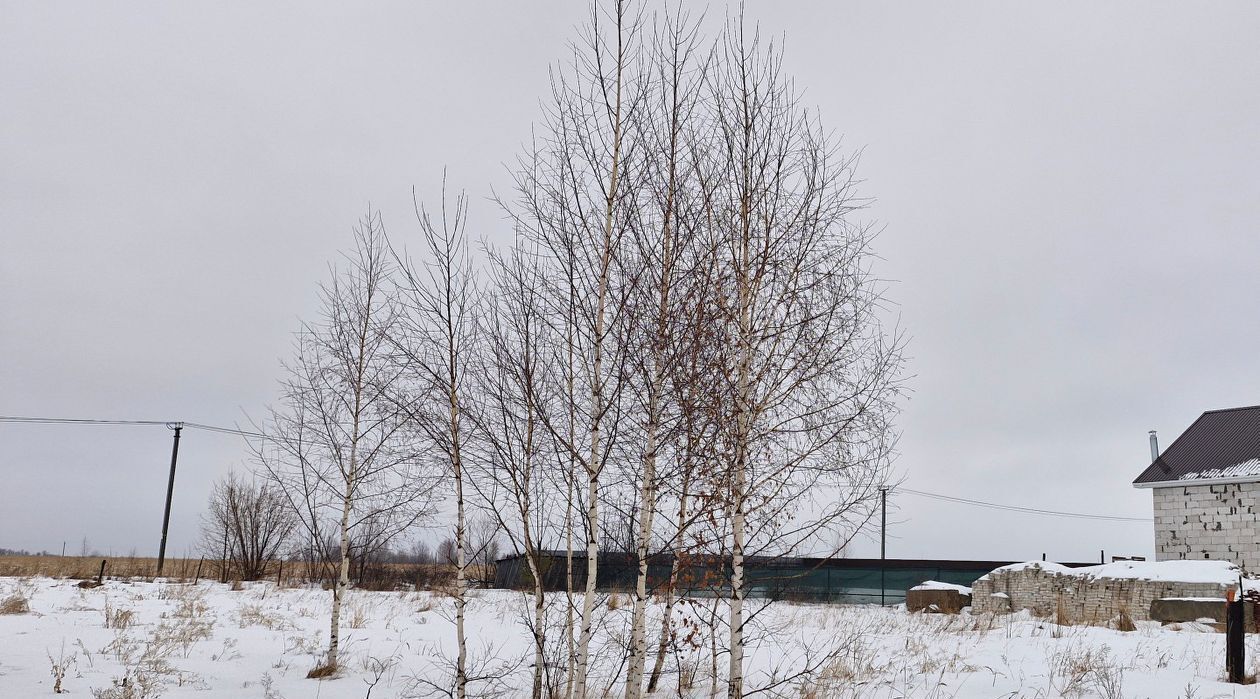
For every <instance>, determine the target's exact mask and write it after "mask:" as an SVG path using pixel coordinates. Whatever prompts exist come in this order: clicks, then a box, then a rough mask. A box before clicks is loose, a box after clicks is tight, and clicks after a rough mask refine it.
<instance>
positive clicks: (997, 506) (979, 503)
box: [893, 488, 1152, 522]
mask: <svg viewBox="0 0 1260 699" xmlns="http://www.w3.org/2000/svg"><path fill="white" fill-rule="evenodd" d="M893 492H901V493H909V494H911V495H918V496H920V497H925V498H932V499H933V500H944V501H946V502H956V503H961V504H964V505H973V506H976V507H987V508H990V509H994V510H1006V511H1008V512H1024V513H1026V514H1034V515H1048V516H1052V517H1074V518H1077V519H1093V520H1105V521H1110V522H1151V521H1152V520H1151V519H1150V518H1149V517H1120V516H1118V515H1097V514H1086V513H1083V512H1062V511H1059V510H1043V509H1040V508H1036V507H1021V506H1019V505H1004V504H1002V503H997V502H985V501H983V500H970V499H968V498H959V497H954V496H952V495H941V494H940V493H925V492H923V491H921V490H911V489H909V488H897V489H895V490H894V491H893Z"/></svg>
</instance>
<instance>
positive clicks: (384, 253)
mask: <svg viewBox="0 0 1260 699" xmlns="http://www.w3.org/2000/svg"><path fill="white" fill-rule="evenodd" d="M392 271H393V266H392V264H391V260H390V255H389V252H388V245H387V243H386V240H385V234H384V229H383V226H382V224H381V219H380V216H379V214H377V213H373V212H369V213H368V215H367V216H366V217H365V218H364V219H363V220H362V221H360V222H359V225H358V226H357V227H356V228H355V247H354V249H353V250H352V251H351V252H350V253H349V254H347V255H346V256H345V259H344V264H343V265H342V266H340V267H336V268H334V269H333V271H332V275H331V279H330V281H328V282H327V283H325V284H323V285H321V287H320V301H321V305H322V312H321V318H320V319H319V320H318V321H316V322H313V323H307V324H305V325H304V326H303V328H302V331H301V332H300V333H299V334H298V337H297V342H296V350H297V352H296V354H297V356H296V358H295V359H294V360H293V361H292V362H290V363H288V364H287V365H286V369H287V370H288V374H289V376H288V378H287V379H285V380H284V382H283V384H282V387H283V392H282V397H281V400H280V403H279V405H277V406H275V407H273V408H272V409H271V411H270V417H269V419H268V420H267V423H266V425H265V426H264V428H263V429H264V431H265V432H266V434H267V435H268V439H267V440H265V441H263V442H261V443H260V444H259V446H258V448H257V450H256V457H257V459H258V461H259V462H260V463H261V465H262V466H263V468H264V469H265V471H266V472H267V474H268V475H269V476H270V477H271V478H272V479H274V481H275V482H276V483H277V484H278V486H279V488H280V490H281V492H282V493H283V494H284V496H285V498H286V500H287V501H288V502H289V504H290V506H291V507H292V508H293V510H294V511H295V512H296V513H297V515H298V519H299V521H300V522H301V524H302V527H303V529H304V530H305V534H306V535H307V536H308V537H309V541H311V542H312V543H313V544H314V546H319V545H321V544H322V542H323V541H324V538H325V537H326V536H327V535H329V534H332V533H335V535H336V537H337V540H338V542H339V550H338V554H339V557H338V559H337V581H336V584H335V585H334V586H333V601H332V612H331V617H330V619H329V626H330V629H329V644H328V655H327V659H326V660H325V663H324V665H323V666H321V667H320V668H316V669H315V670H313V671H312V676H317V677H318V676H325V675H328V674H332V673H334V672H336V671H337V669H338V650H339V648H340V620H341V608H342V605H343V603H344V600H345V595H346V590H347V588H348V587H349V585H350V542H351V538H352V536H353V535H354V534H355V532H356V531H357V530H358V529H359V528H360V527H361V526H364V525H365V524H366V523H368V522H370V523H371V524H372V526H373V527H374V529H375V532H374V538H376V539H378V540H383V541H386V542H387V541H389V540H391V539H392V538H393V537H395V536H397V535H398V534H399V533H401V532H404V531H406V530H407V529H408V528H409V527H411V526H412V525H414V524H415V523H416V522H417V521H418V520H419V519H421V518H423V517H425V516H427V515H429V514H431V513H432V510H433V499H432V497H431V488H432V485H433V483H432V480H431V479H429V478H427V477H425V472H424V468H423V464H421V463H420V461H419V457H418V452H417V451H416V450H415V449H414V448H413V442H414V440H413V439H411V438H409V436H408V435H407V433H406V431H407V429H408V427H409V422H408V420H406V419H405V418H406V416H405V415H404V414H403V413H402V412H401V411H400V410H398V408H397V405H396V403H395V401H393V400H392V395H393V393H394V392H395V391H396V390H397V389H398V386H399V384H400V382H401V380H402V379H401V372H400V370H399V367H398V363H397V362H396V361H395V360H394V356H393V346H392V343H391V342H390V341H389V339H388V335H387V332H388V329H389V328H390V327H391V325H393V324H394V323H395V322H397V321H398V319H399V307H398V303H397V301H396V299H395V298H393V297H392V295H391V294H390V281H389V280H390V274H391V273H392Z"/></svg>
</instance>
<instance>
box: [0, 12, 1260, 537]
mask: <svg viewBox="0 0 1260 699" xmlns="http://www.w3.org/2000/svg"><path fill="white" fill-rule="evenodd" d="M696 7H697V9H704V7H707V8H708V11H709V13H710V14H718V15H720V14H722V13H724V12H725V11H726V6H724V5H723V4H721V3H712V4H709V5H707V6H702V5H699V4H697V5H696ZM586 11H587V8H586V7H585V6H584V5H583V4H582V3H578V2H571V3H509V2H498V3H454V2H441V3H439V2H410V1H409V2H397V3H370V4H367V5H366V6H365V5H361V4H358V3H315V2H292V3H284V4H281V3H269V4H266V5H265V6H260V4H257V3H217V2H216V3H183V2H181V3H157V2H154V3H135V2H132V3H64V2H19V1H16V0H0V414H4V415H38V416H58V417H103V418H128V419H162V420H164V419H182V420H190V421H198V422H205V423H211V424H220V425H232V424H236V423H241V422H243V420H244V419H245V416H246V415H254V416H257V415H260V414H261V412H262V410H263V408H264V406H265V405H266V404H267V402H268V401H269V400H270V399H271V398H272V397H273V396H274V395H275V392H276V379H277V378H278V376H279V361H280V359H281V358H282V357H284V356H286V355H287V354H288V353H289V343H290V340H291V336H292V333H293V331H294V330H296V329H297V327H298V323H299V319H300V318H309V317H311V316H312V314H313V313H314V312H315V309H316V302H315V289H316V283H317V282H318V281H320V280H321V279H322V278H323V277H324V276H325V274H326V264H327V262H328V261H329V260H330V259H332V258H333V257H334V256H335V255H336V254H337V251H338V250H339V249H342V248H344V247H346V246H347V245H348V244H349V243H350V229H351V226H352V225H353V224H354V222H355V220H356V219H357V217H359V216H360V215H361V214H362V213H363V211H364V210H365V208H366V207H367V205H368V203H369V202H370V203H371V204H372V205H373V206H374V207H379V208H380V209H381V210H382V211H383V213H384V217H385V222H386V225H387V227H388V229H389V230H390V232H391V234H392V235H393V236H395V237H398V238H403V239H406V238H408V237H410V236H412V235H414V234H415V226H414V223H413V219H412V217H411V214H410V188H411V187H412V185H415V186H416V187H417V188H418V190H419V192H420V194H421V196H424V197H430V198H431V197H432V196H433V195H434V194H435V192H436V190H437V186H438V183H439V181H440V177H441V171H442V168H443V167H446V168H448V170H449V177H450V179H451V181H452V183H453V184H454V185H456V186H460V187H464V188H466V189H467V190H468V191H469V193H470V195H471V196H472V197H473V198H474V210H473V212H472V223H473V228H474V229H475V231H476V233H477V234H478V235H479V236H484V237H486V238H489V239H491V240H495V239H502V238H503V236H504V229H505V225H504V223H503V222H502V220H501V217H500V216H499V213H498V211H497V210H496V209H495V207H494V206H493V205H491V204H490V203H488V202H486V201H484V199H485V197H487V196H488V195H489V193H490V191H491V188H492V187H498V188H499V189H504V188H505V187H506V185H507V177H506V175H505V170H504V167H503V163H505V162H507V161H509V160H511V159H512V158H513V157H514V155H515V154H516V152H517V151H518V147H519V144H520V143H521V142H523V141H524V140H525V139H527V138H528V136H529V130H530V126H531V124H532V123H533V122H535V121H536V118H537V115H538V113H539V107H538V103H539V100H540V99H541V98H542V97H543V96H544V95H545V93H546V89H547V80H548V78H547V71H548V66H549V64H552V63H554V62H555V61H557V60H559V59H561V58H562V57H563V56H564V54H565V45H566V41H568V40H569V39H570V38H572V37H573V36H574V27H575V25H577V24H578V23H580V22H582V21H583V19H584V17H585V14H586ZM748 14H749V16H750V17H751V18H752V19H753V20H755V21H757V22H759V23H760V25H761V28H762V30H763V31H765V32H770V33H774V34H783V35H785V36H786V39H787V67H788V69H789V70H790V71H791V72H792V73H793V74H794V75H795V76H796V78H797V80H798V84H799V85H800V86H801V87H803V88H805V90H806V101H807V102H809V103H810V104H813V105H815V106H817V108H818V110H819V112H820V113H821V115H822V117H823V119H824V120H825V122H826V124H828V125H829V126H830V127H831V128H833V129H834V130H835V131H836V132H837V133H839V134H843V136H844V142H845V143H846V144H847V146H848V147H849V148H850V149H859V148H860V149H862V150H863V156H862V160H861V164H860V167H859V174H860V175H861V176H862V177H863V178H864V180H865V182H864V184H863V185H862V189H861V191H862V193H863V194H864V195H866V196H870V197H873V198H874V199H875V202H874V203H873V204H872V206H871V207H870V208H869V209H868V210H867V211H866V212H864V214H863V215H864V216H865V217H866V218H867V219H868V220H872V221H877V222H879V224H880V225H882V226H884V228H885V230H884V233H883V234H882V236H881V238H880V239H879V241H878V246H877V249H878V251H879V253H880V254H881V256H882V257H883V258H884V260H883V262H882V263H881V264H880V265H879V267H878V272H879V273H880V274H882V275H883V276H885V277H887V278H889V279H893V280H896V282H895V283H894V284H893V286H892V288H891V296H892V297H893V298H894V299H895V300H896V301H897V302H898V304H899V305H900V312H901V321H902V325H903V326H904V328H905V329H906V330H907V331H908V333H909V334H910V336H911V344H910V348H909V354H910V355H911V361H910V365H909V368H910V372H911V373H912V374H913V377H912V379H911V380H910V387H911V388H912V389H913V393H912V395H911V397H910V398H909V400H907V402H906V403H905V413H904V416H903V418H902V420H901V427H902V429H903V432H904V436H903V438H902V442H901V456H900V459H899V461H898V468H899V470H900V472H901V473H902V474H903V475H904V476H905V478H906V486H907V487H909V488H912V489H915V490H921V491H931V492H938V493H944V494H949V495H957V496H963V497H970V498H975V499H981V500H989V501H997V502H1003V503H1011V504H1017V505H1025V506H1032V507H1042V508H1051V509H1059V510H1072V511H1081V512H1094V513H1106V514H1114V515H1122V516H1137V517H1143V516H1149V514H1150V494H1149V492H1148V491H1137V490H1134V489H1133V488H1132V487H1131V486H1130V481H1131V480H1132V479H1133V478H1134V477H1136V475H1137V474H1138V473H1139V471H1140V470H1141V469H1142V468H1143V467H1144V466H1145V465H1146V464H1147V462H1148V461H1149V459H1148V450H1147V445H1146V430H1148V429H1158V430H1160V434H1161V437H1162V440H1163V443H1164V444H1165V445H1166V444H1167V443H1168V442H1169V441H1171V439H1172V438H1173V437H1175V436H1176V435H1177V434H1179V433H1180V431H1181V430H1182V429H1184V428H1185V427H1186V426H1187V425H1189V423H1190V422H1191V421H1192V420H1193V419H1194V418H1195V417H1196V416H1197V415H1198V414H1199V413H1200V412H1201V411H1203V410H1206V409H1212V408H1221V407H1230V406H1238V405H1250V404H1255V403H1260V362H1257V361H1256V356H1257V355H1256V348H1257V346H1260V314H1258V313H1257V301H1258V300H1260V274H1257V272H1258V271H1260V236H1258V235H1257V220H1258V218H1260V216H1258V214H1260V118H1258V115H1260V55H1258V54H1260V44H1258V43H1257V41H1256V38H1257V36H1260V5H1257V4H1254V3H1243V2H1233V3H1212V4H1207V3H1172V2H1160V3H1152V2H1127V3H1098V2H1093V1H1092V0H1091V1H1090V2H1076V3H1068V2H1057V3H1047V4H1033V3H1009V2H984V3H977V2H966V3H963V2H959V3H937V2H919V3H885V2H876V1H870V2H815V3H804V2H797V3H775V2H769V1H767V0H749V2H748ZM169 449H170V438H169V432H168V431H167V430H165V429H163V428H161V427H151V428H138V427H137V428H119V427H62V426H27V425H8V424H0V547H10V548H15V547H24V548H32V549H37V548H46V549H49V550H54V551H56V550H59V549H60V547H61V544H62V542H63V541H68V542H69V544H68V549H69V550H70V551H74V552H77V550H78V548H79V542H80V540H81V539H82V538H83V537H87V538H88V539H89V540H90V542H91V545H92V546H93V547H95V548H99V549H101V550H102V551H108V550H110V549H112V550H113V552H114V553H115V554H121V553H125V552H127V551H129V550H131V549H133V548H135V549H137V550H138V551H139V552H140V553H142V554H144V553H154V552H155V551H156V548H157V543H158V538H159V530H160V524H161V516H162V511H161V510H162V497H163V491H164V488H165V479H166V468H167V460H168V458H169ZM245 460H246V452H245V450H244V448H243V445H242V444H241V442H240V441H239V440H237V439H234V438H232V437H229V436H226V435H218V434H212V433H204V432H189V433H187V434H186V438H185V440H184V442H183V444H182V446H181V453H180V471H179V475H178V478H177V488H176V497H175V513H174V515H173V524H172V532H171V544H170V546H171V552H172V553H174V554H175V555H179V554H182V553H183V552H184V551H186V550H188V549H189V548H190V547H191V546H192V545H193V543H194V540H195V537H196V530H197V518H198V516H199V514H200V511H201V508H202V507H203V505H204V502H205V497H206V494H207V492H208V489H209V486H210V484H211V483H212V482H213V480H214V479H215V478H217V477H219V476H220V475H222V474H223V473H225V472H226V471H227V470H229V469H231V468H242V467H243V466H244V464H245ZM892 504H893V508H894V519H895V520H896V524H895V526H894V527H893V529H892V533H893V536H894V538H893V539H891V541H890V544H889V555H890V556H894V557H962V558H983V559H1024V558H1036V557H1039V556H1040V555H1041V553H1043V552H1045V553H1047V554H1048V555H1049V556H1050V558H1052V559H1060V560H1091V559H1094V558H1096V557H1097V556H1098V552H1099V550H1100V549H1105V550H1106V551H1107V552H1108V554H1112V553H1117V554H1143V553H1146V554H1149V553H1150V552H1151V551H1152V549H1153V542H1152V533H1151V526H1150V525H1149V524H1144V523H1113V522H1089V521H1079V520H1065V519H1058V518H1048V517H1041V516H1033V515H1027V514H1016V513H1004V512H994V511H989V510H984V509H977V508H974V507H968V506H963V505H957V504H950V503H943V502H936V501H931V500H926V499H923V498H921V497H918V496H914V495H910V494H902V495H899V496H897V497H895V498H894V501H893V503H892ZM856 553H857V554H859V555H860V554H877V553H878V545H877V544H873V543H871V542H865V543H863V544H861V545H859V547H858V549H857V551H856Z"/></svg>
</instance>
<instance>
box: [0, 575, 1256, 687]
mask: <svg viewBox="0 0 1260 699" xmlns="http://www.w3.org/2000/svg"><path fill="white" fill-rule="evenodd" d="M18 590H20V591H21V592H22V593H23V594H24V595H26V596H27V597H29V599H30V612H29V613H25V614H13V615H0V697H4V698H8V697H22V698H25V697H41V696H51V695H52V694H53V693H54V681H55V678H54V666H55V665H61V666H64V667H65V673H64V679H63V680H62V688H63V689H64V690H65V691H66V692H68V693H70V694H71V695H72V696H74V695H77V696H93V693H94V692H96V693H97V696H129V695H126V694H123V693H122V692H121V688H120V687H117V686H115V681H116V680H118V679H119V678H121V677H123V676H124V675H126V674H128V673H129V668H130V674H131V675H132V676H133V677H134V676H135V673H136V670H137V668H140V669H146V673H142V674H147V675H148V677H149V680H148V681H149V682H150V693H149V694H148V695H147V696H158V695H159V694H160V695H161V696H166V697H259V698H263V699H278V698H280V697H285V698H287V699H297V698H298V697H324V698H328V699H340V698H350V697H357V698H362V697H365V696H368V693H369V689H370V692H371V693H370V696H371V697H373V698H377V699H382V698H388V697H403V696H423V695H426V694H428V695H433V691H432V690H433V687H432V685H433V684H436V685H439V686H440V685H442V684H444V683H445V682H446V678H447V677H448V667H449V660H448V659H449V658H450V657H452V656H453V649H454V648H453V646H454V643H453V641H454V631H453V627H452V624H451V622H450V621H449V613H450V610H451V608H452V605H451V601H450V599H449V598H447V597H442V596H440V595H435V594H431V593H423V592H422V593H410V592H409V593H385V592H362V591H355V592H353V593H352V595H351V600H350V602H349V605H348V608H347V609H346V612H345V616H344V620H345V622H344V623H345V629H344V632H343V633H344V638H345V640H344V641H343V642H344V644H345V645H344V648H345V655H344V656H343V667H344V671H343V674H342V676H340V677H338V678H335V679H331V680H323V681H317V680H308V679H305V675H306V673H307V671H308V670H309V669H311V668H312V667H313V666H315V665H316V662H317V657H318V656H320V655H321V653H322V651H323V648H324V647H325V644H326V642H327V628H326V626H327V618H326V613H327V610H328V605H329V594H328V593H327V592H323V591H320V590H313V589H277V588H276V587H275V586H274V585H271V584H265V583H257V584H247V585H246V586H245V588H244V589H243V590H240V591H232V590H231V589H229V588H228V587H227V586H223V585H217V584H212V583H205V582H203V583H201V584H200V585H197V586H192V585H183V584H174V583H172V584H160V583H144V582H136V583H126V582H117V581H115V582H109V583H107V584H106V585H105V586H104V587H102V588H99V589H95V590H80V589H79V588H77V587H76V586H75V581H70V580H53V579H48V578H36V579H30V580H18V579H15V578H0V600H2V599H4V598H5V597H8V596H9V595H11V594H12V593H14V592H15V591H18ZM617 602H623V603H621V604H618V603H617ZM527 604H528V598H526V597H525V596H523V595H520V594H516V593H509V592H503V591H480V592H477V593H476V599H475V600H473V601H472V603H471V604H470V605H469V619H470V623H469V628H470V635H471V637H472V638H473V639H474V641H473V644H472V649H473V659H474V665H475V666H476V667H478V668H480V669H482V670H486V671H488V674H501V673H506V674H505V675H504V677H503V679H502V682H498V683H495V685H494V686H488V685H487V686H483V687H482V688H481V689H482V690H483V691H485V692H489V691H492V690H498V691H500V692H501V693H502V694H504V695H508V696H519V695H521V694H522V693H526V694H527V692H528V688H529V677H530V673H531V668H530V656H529V644H530V640H529V636H528V634H527V631H526V627H525V625H524V620H525V619H526V618H527V616H528V615H527V610H526V605H527ZM711 604H712V603H709V602H705V603H699V604H696V605H694V606H692V607H690V608H689V609H688V610H687V611H686V612H684V613H685V614H687V615H688V616H689V618H692V619H695V618H697V617H703V616H704V610H705V608H706V605H708V608H710V609H711ZM614 607H615V608H614ZM627 607H628V605H626V604H624V601H623V600H617V601H614V603H613V604H611V605H610V604H608V603H607V601H606V599H602V600H601V605H600V607H599V608H600V610H601V619H600V623H599V627H598V633H597V636H596V644H595V645H596V647H597V649H598V652H597V656H598V661H597V663H596V666H595V668H594V675H595V676H596V677H597V678H599V693H600V694H601V695H602V694H604V693H605V690H606V689H609V688H611V689H612V691H611V692H608V693H609V694H611V695H616V694H617V693H619V690H620V687H619V686H618V685H617V684H616V683H615V682H612V681H610V679H609V678H612V677H615V676H616V675H617V674H618V670H619V668H620V663H621V654H620V653H619V652H618V651H617V650H616V649H618V648H619V647H620V646H619V644H620V643H621V639H624V638H625V622H626V620H627V617H628V608H627ZM553 611H555V612H556V614H557V615H558V614H559V613H560V611H559V610H553ZM107 618H108V623H107ZM701 627H702V628H703V624H702V625H701ZM755 627H756V631H755V633H754V634H753V635H754V639H753V643H754V644H755V646H754V648H753V649H752V651H751V657H750V660H749V663H748V666H749V668H750V673H749V678H750V685H752V686H753V687H756V686H765V685H766V684H768V683H771V682H773V681H776V680H777V679H782V678H787V677H791V676H793V675H794V674H795V673H797V672H798V671H799V670H800V669H801V668H802V667H804V666H805V665H806V664H813V665H815V666H817V669H818V672H817V673H816V675H815V676H814V677H813V678H811V679H810V680H809V681H808V682H807V683H806V685H807V686H804V687H802V686H800V684H799V683H796V684H793V683H787V684H783V685H781V686H780V687H779V691H776V692H773V693H772V694H777V695H782V696H794V697H801V696H812V697H818V698H821V697H863V698H865V697H872V698H876V699H879V698H885V697H887V698H891V697H933V698H946V697H985V698H989V697H1057V696H1065V695H1066V696H1086V697H1088V696H1102V697H1187V698H1190V697H1193V698H1195V699H1207V698H1209V697H1231V696H1260V692H1258V691H1257V690H1255V689H1253V687H1236V686H1233V685H1229V684H1225V683H1223V682H1220V679H1221V677H1222V675H1223V646H1224V637H1223V635H1222V634H1218V633H1212V632H1209V631H1207V630H1206V627H1201V626H1198V625H1194V624H1190V625H1186V626H1185V627H1183V628H1177V629H1174V628H1173V627H1162V628H1161V627H1160V626H1159V625H1158V624H1154V623H1140V624H1139V628H1138V630H1137V631H1134V632H1130V633H1122V632H1119V631H1112V630H1109V629H1100V628H1086V627H1059V626H1056V625H1054V624H1052V623H1049V622H1047V621H1044V620H1038V619H1034V618H1032V617H1030V616H1028V615H1027V613H1023V614H1018V615H1012V616H1007V617H996V618H992V619H990V618H987V617H986V618H977V617H971V616H969V615H967V614H965V613H964V614H962V615H958V616H942V615H918V614H915V615H912V614H907V613H906V612H905V611H904V610H902V609H897V608H892V609H880V608H878V607H872V606H824V605H796V604H787V603H777V604H774V605H771V606H770V607H769V608H767V609H764V610H763V611H761V613H760V614H759V615H758V616H757V617H756V623H755ZM692 638H693V640H694V641H695V643H692V644H690V645H685V647H684V648H683V650H682V651H681V653H680V655H679V656H674V657H672V658H671V660H670V666H669V667H670V673H669V674H668V676H667V677H666V682H665V686H666V687H667V689H666V690H664V691H662V692H660V693H659V696H677V695H678V693H679V692H678V689H677V684H678V680H679V677H680V672H679V668H680V667H681V668H682V673H681V676H684V677H694V679H693V680H692V681H691V684H692V686H693V689H692V690H691V691H690V692H689V693H690V694H692V695H695V696H708V691H709V678H708V675H709V670H708V668H709V664H710V654H711V650H710V648H711V646H710V645H709V641H708V639H707V637H706V636H705V634H704V632H703V630H700V631H699V632H698V633H697V634H696V635H695V636H693V637H692ZM1249 652H1250V657H1249V662H1254V660H1253V659H1255V658H1257V657H1260V645H1256V646H1254V647H1252V648H1250V649H1249ZM722 661H723V662H724V661H725V658H724V657H723V658H722ZM1253 669H1254V667H1253ZM377 678H379V680H377ZM373 680H377V681H376V684H375V686H374V687H370V686H369V683H371V682H372V681H373ZM131 683H132V684H133V687H131V689H133V690H135V689H137V688H136V687H134V680H132V681H131ZM111 692H113V694H111ZM130 696H135V697H140V696H146V695H144V694H142V693H139V692H133V694H132V695H130Z"/></svg>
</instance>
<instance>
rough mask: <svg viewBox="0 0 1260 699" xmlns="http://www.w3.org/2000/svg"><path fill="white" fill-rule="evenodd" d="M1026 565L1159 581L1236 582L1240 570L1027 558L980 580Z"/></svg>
mask: <svg viewBox="0 0 1260 699" xmlns="http://www.w3.org/2000/svg"><path fill="white" fill-rule="evenodd" d="M1030 568H1038V569H1040V570H1043V571H1045V572H1047V573H1051V574H1054V575H1071V576H1076V577H1083V578H1089V579H1099V578H1106V579H1109V580H1159V581H1167V582H1184V583H1218V584H1221V585H1230V584H1233V583H1237V582H1238V574H1239V572H1240V571H1239V568H1238V566H1236V565H1234V564H1233V563H1230V562H1229V561H1158V562H1156V561H1116V562H1115V563H1104V564H1102V565H1096V566H1085V567H1083V568H1069V567H1067V566H1065V565H1060V564H1058V563H1050V562H1047V561H1029V562H1027V563H1014V564H1012V565H1008V566H1002V567H1001V568H998V569H996V570H994V571H993V572H992V573H989V574H988V575H985V576H983V577H981V578H980V579H981V580H987V579H988V578H989V575H992V574H993V573H1000V572H1007V571H1018V570H1027V569H1030Z"/></svg>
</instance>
